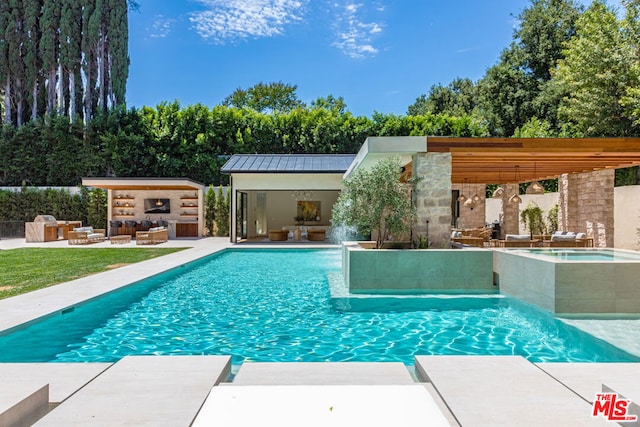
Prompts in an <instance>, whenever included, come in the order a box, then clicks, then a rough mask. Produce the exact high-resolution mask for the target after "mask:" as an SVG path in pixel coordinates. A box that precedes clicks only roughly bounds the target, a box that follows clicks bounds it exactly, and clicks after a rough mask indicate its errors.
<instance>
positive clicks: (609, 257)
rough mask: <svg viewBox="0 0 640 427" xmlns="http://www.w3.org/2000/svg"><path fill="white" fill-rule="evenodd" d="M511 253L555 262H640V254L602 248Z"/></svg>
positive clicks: (515, 250) (526, 250) (546, 249)
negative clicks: (524, 254)
mask: <svg viewBox="0 0 640 427" xmlns="http://www.w3.org/2000/svg"><path fill="white" fill-rule="evenodd" d="M511 251H512V252H520V253H526V254H530V255H533V256H538V257H541V258H545V259H548V260H552V261H555V262H576V261H600V262H634V261H635V262H640V254H638V253H635V252H631V251H621V250H616V249H603V248H570V249H568V248H562V249H560V248H558V249H549V248H541V249H538V248H530V249H511Z"/></svg>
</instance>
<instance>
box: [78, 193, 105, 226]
mask: <svg viewBox="0 0 640 427" xmlns="http://www.w3.org/2000/svg"><path fill="white" fill-rule="evenodd" d="M83 191H86V190H83ZM85 197H86V196H85ZM88 200H89V203H88V205H87V222H88V224H89V225H91V226H92V227H94V228H104V229H106V228H107V194H106V191H105V190H103V189H101V188H94V189H93V190H91V191H89V197H88Z"/></svg>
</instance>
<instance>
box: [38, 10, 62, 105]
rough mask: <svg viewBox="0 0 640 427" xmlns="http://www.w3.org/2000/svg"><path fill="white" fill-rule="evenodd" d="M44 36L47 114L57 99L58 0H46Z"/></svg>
mask: <svg viewBox="0 0 640 427" xmlns="http://www.w3.org/2000/svg"><path fill="white" fill-rule="evenodd" d="M40 22H41V23H40V28H41V29H42V38H41V41H40V55H41V56H42V70H43V72H44V75H45V79H46V84H45V85H46V89H47V96H46V99H47V103H46V105H47V108H46V113H47V115H50V114H53V113H54V112H55V106H56V101H57V99H56V98H57V92H56V85H57V78H58V64H59V63H58V55H59V53H58V52H59V45H60V32H59V29H60V4H59V1H58V0H44V3H43V7H42V18H41V21H40Z"/></svg>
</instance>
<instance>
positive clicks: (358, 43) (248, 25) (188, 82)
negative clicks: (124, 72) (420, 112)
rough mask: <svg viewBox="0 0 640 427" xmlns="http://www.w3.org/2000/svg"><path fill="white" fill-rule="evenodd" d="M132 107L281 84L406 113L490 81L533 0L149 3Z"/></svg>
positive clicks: (134, 38) (303, 94)
mask: <svg viewBox="0 0 640 427" xmlns="http://www.w3.org/2000/svg"><path fill="white" fill-rule="evenodd" d="M138 2H139V4H140V10H139V11H137V12H131V13H130V14H129V54H130V58H131V65H130V68H129V80H128V86H127V105H128V106H129V107H142V106H144V105H148V106H155V105H157V104H158V103H160V102H162V101H174V100H177V101H179V102H180V104H181V105H183V106H187V105H191V104H195V103H202V104H204V105H208V106H214V105H217V104H220V103H221V102H222V100H223V99H224V98H225V97H226V96H227V95H229V94H231V93H232V92H233V91H234V90H235V89H237V88H243V89H247V88H249V87H251V86H253V85H255V84H257V83H260V82H263V83H269V82H277V81H282V82H284V83H287V84H292V85H297V86H298V89H297V94H298V97H299V98H300V99H301V100H302V101H304V102H306V103H310V102H311V101H312V100H315V99H316V98H318V97H325V96H327V95H333V96H335V97H338V96H342V97H343V98H344V100H345V102H346V104H347V109H348V110H349V111H351V112H352V113H353V114H354V115H358V116H367V117H370V116H371V114H372V113H373V112H374V111H378V112H381V113H393V114H402V115H403V114H406V111H407V107H408V106H409V105H411V104H412V103H413V102H414V101H415V99H416V98H417V97H418V96H420V95H421V94H423V93H427V92H428V90H429V88H430V87H431V85H434V84H438V83H442V84H443V85H446V84H448V83H449V82H450V81H451V80H453V79H454V78H456V77H458V76H459V77H468V78H471V79H472V80H474V81H475V80H478V79H479V78H481V77H482V76H483V75H484V73H485V71H486V69H487V68H489V67H490V66H492V65H494V64H495V63H496V62H497V61H498V58H499V55H500V52H501V51H502V49H504V48H505V47H507V46H508V44H509V43H510V42H511V40H512V35H513V30H514V28H515V27H516V25H517V21H516V17H517V15H518V14H519V13H520V12H521V11H522V10H523V9H524V8H525V7H527V6H528V5H529V4H530V2H529V0H484V1H478V0H459V1H451V0H449V1H440V0H433V1H432V0H395V1H392V0H369V1H365V0H355V1H354V0H138Z"/></svg>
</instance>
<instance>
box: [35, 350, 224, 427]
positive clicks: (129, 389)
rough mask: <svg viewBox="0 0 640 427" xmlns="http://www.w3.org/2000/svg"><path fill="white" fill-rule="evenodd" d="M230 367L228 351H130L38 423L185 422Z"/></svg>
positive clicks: (186, 423) (103, 424) (107, 424)
mask: <svg viewBox="0 0 640 427" xmlns="http://www.w3.org/2000/svg"><path fill="white" fill-rule="evenodd" d="M230 369H231V358H230V357H229V356H127V357H124V358H123V359H121V360H120V361H119V362H117V363H115V364H114V365H113V366H111V367H110V368H109V369H107V370H106V371H105V372H103V373H102V374H101V375H99V376H98V377H97V378H96V379H94V380H93V381H91V382H90V383H89V384H87V385H86V386H85V387H83V388H82V389H81V390H79V391H78V392H77V393H76V394H74V395H73V396H71V397H70V398H69V399H67V400H66V401H64V402H62V404H60V406H58V407H57V408H55V409H53V410H52V411H51V412H50V413H49V414H48V415H46V416H45V417H44V418H42V419H41V420H40V421H39V422H38V423H37V424H36V425H37V426H88V425H90V426H117V425H135V426H160V425H167V426H179V425H184V426H187V425H190V424H191V422H192V421H193V419H194V418H195V415H196V414H197V413H198V410H199V409H200V407H201V406H202V403H203V402H204V401H205V399H206V397H207V395H208V394H209V391H210V390H211V388H212V387H213V386H214V385H217V384H218V383H220V382H221V381H225V380H226V379H227V378H228V376H229V373H230Z"/></svg>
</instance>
